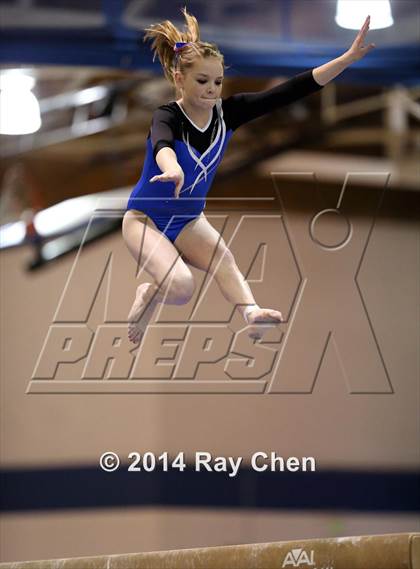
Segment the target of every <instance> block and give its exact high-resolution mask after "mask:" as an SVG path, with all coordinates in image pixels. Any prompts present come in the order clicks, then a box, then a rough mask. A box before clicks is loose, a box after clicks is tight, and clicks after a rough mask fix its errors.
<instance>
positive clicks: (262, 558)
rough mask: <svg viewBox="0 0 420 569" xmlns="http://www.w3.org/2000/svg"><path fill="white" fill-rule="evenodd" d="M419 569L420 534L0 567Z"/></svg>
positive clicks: (38, 562)
mask: <svg viewBox="0 0 420 569" xmlns="http://www.w3.org/2000/svg"><path fill="white" fill-rule="evenodd" d="M187 567H188V568H189V569H291V568H294V567H298V568H299V569H420V533H411V534H410V533H400V534H389V535H372V536H361V537H342V538H334V539H309V540H302V541H283V542H275V543H260V544H258V543H255V544H250V545H233V546H224V547H206V548H200V549H180V550H179V551H158V552H152V553H129V554H125V555H105V556H101V557H79V558H74V559H51V560H47V561H24V562H12V563H0V568H1V569H186V568H187Z"/></svg>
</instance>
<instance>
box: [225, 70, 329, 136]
mask: <svg viewBox="0 0 420 569" xmlns="http://www.w3.org/2000/svg"><path fill="white" fill-rule="evenodd" d="M322 87H323V86H322V85H320V84H319V83H317V82H316V81H315V79H314V78H313V75H312V69H309V70H308V71H304V72H303V73H299V74H298V75H295V76H294V77H292V78H290V79H288V80H287V81H284V82H283V83H281V84H280V85H276V86H275V87H272V88H271V89H267V90H264V91H259V92H256V93H237V94H235V95H232V96H231V97H228V98H227V99H224V100H223V110H224V116H225V120H226V126H227V128H231V129H232V130H235V129H237V128H238V127H239V126H241V125H243V124H245V123H247V122H249V121H251V120H254V119H256V118H258V117H260V116H262V115H265V114H267V113H269V112H271V111H274V110H275V109H278V108H279V107H283V106H285V105H288V104H290V103H293V102H294V101H297V100H298V99H301V98H302V97H306V96H307V95H310V94H311V93H315V92H316V91H319V90H320V89H322Z"/></svg>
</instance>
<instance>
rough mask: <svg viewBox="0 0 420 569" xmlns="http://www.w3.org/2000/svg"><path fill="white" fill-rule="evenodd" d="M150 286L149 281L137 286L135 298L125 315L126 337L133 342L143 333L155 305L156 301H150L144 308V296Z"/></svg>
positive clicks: (137, 340)
mask: <svg viewBox="0 0 420 569" xmlns="http://www.w3.org/2000/svg"><path fill="white" fill-rule="evenodd" d="M151 286H152V284H151V283H143V284H141V285H139V286H138V287H137V291H136V298H135V299H134V302H133V306H132V307H131V310H130V312H129V314H128V317H127V320H128V339H129V340H130V341H131V342H133V343H134V344H136V343H137V342H139V340H140V338H141V336H142V335H143V334H144V331H145V330H146V327H147V325H148V323H149V321H150V319H151V317H152V314H153V310H154V309H155V306H156V302H154V301H152V302H150V303H149V305H148V306H147V308H146V310H145V306H146V300H145V298H144V297H145V294H146V292H147V291H148V290H149V288H150V287H151ZM142 313H143V314H142Z"/></svg>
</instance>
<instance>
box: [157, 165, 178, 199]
mask: <svg viewBox="0 0 420 569" xmlns="http://www.w3.org/2000/svg"><path fill="white" fill-rule="evenodd" d="M149 181H150V182H152V183H153V182H175V193H174V196H175V197H176V198H179V192H180V191H181V188H182V186H183V185H184V172H183V171H182V168H181V167H180V166H179V167H177V168H171V169H170V170H166V171H165V172H163V173H162V174H159V175H157V176H153V178H150V180H149Z"/></svg>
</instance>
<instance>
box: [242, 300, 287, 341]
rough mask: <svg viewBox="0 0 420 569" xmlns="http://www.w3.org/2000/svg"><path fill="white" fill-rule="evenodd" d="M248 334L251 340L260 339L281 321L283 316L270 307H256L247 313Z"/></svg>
mask: <svg viewBox="0 0 420 569" xmlns="http://www.w3.org/2000/svg"><path fill="white" fill-rule="evenodd" d="M247 321H248V324H249V328H248V336H249V337H250V338H252V339H253V340H260V339H261V338H262V337H263V335H264V334H265V333H266V332H267V331H268V330H271V329H272V328H275V327H276V326H277V325H278V324H280V322H282V321H283V316H282V315H281V312H279V311H278V310H272V309H271V308H256V309H255V310H253V311H252V312H250V313H249V314H248V318H247Z"/></svg>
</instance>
